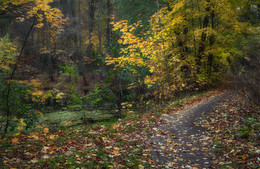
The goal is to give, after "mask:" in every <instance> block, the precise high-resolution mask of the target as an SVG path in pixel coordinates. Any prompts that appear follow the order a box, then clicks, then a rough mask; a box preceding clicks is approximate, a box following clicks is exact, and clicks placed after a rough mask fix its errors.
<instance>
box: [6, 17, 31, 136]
mask: <svg viewBox="0 0 260 169" xmlns="http://www.w3.org/2000/svg"><path fill="white" fill-rule="evenodd" d="M35 22H36V17H34V19H33V23H32V25H31V27H30V29H29V31H28V32H27V35H26V37H25V40H24V42H23V46H22V48H21V51H20V53H19V55H18V57H17V60H16V63H15V64H14V67H13V70H12V72H11V74H10V77H9V79H8V80H7V82H6V83H7V94H6V98H5V99H6V124H5V128H4V134H3V137H4V136H5V135H6V133H7V130H8V127H9V123H10V118H11V116H12V112H11V110H10V104H9V103H10V93H11V83H12V82H11V81H12V80H13V78H14V75H15V72H16V70H17V68H18V67H19V64H21V63H20V62H21V59H22V54H23V51H24V49H25V46H26V43H27V40H28V38H29V35H30V33H31V32H32V30H33V27H34V25H35Z"/></svg>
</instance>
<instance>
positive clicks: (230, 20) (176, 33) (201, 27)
mask: <svg viewBox="0 0 260 169" xmlns="http://www.w3.org/2000/svg"><path fill="white" fill-rule="evenodd" d="M168 3H169V4H168V6H167V7H164V8H162V9H160V10H159V11H158V12H156V13H155V14H154V15H153V16H151V20H150V29H149V30H148V31H147V32H145V33H143V34H139V35H137V34H136V33H135V30H136V28H137V27H138V26H139V25H141V24H140V22H138V23H136V24H133V25H129V24H128V21H125V20H122V21H119V22H117V23H114V30H115V31H117V30H119V31H120V32H121V36H120V39H119V40H118V43H120V44H122V49H121V54H122V55H121V56H120V57H118V58H112V57H107V62H108V64H115V65H116V67H120V68H127V67H128V68H129V67H131V68H132V71H133V72H136V70H137V69H135V68H134V67H147V68H148V69H149V71H150V73H149V74H147V75H146V77H145V79H144V81H145V83H146V84H147V85H148V86H149V87H151V88H153V89H154V90H155V93H154V94H155V95H156V96H157V98H159V100H160V99H166V98H168V96H171V94H174V93H176V92H179V91H182V90H187V91H191V90H199V89H202V88H205V87H208V86H210V85H213V84H215V83H216V82H218V81H221V80H222V79H224V78H225V75H227V72H228V70H229V63H230V61H231V60H232V59H233V57H235V56H236V55H238V54H239V50H237V49H236V48H235V47H234V45H233V44H234V42H235V41H236V37H239V34H240V33H241V31H243V25H242V24H241V23H239V22H238V21H237V16H238V15H237V11H236V9H234V8H232V5H231V3H229V1H227V0H221V2H220V1H216V0H199V1H193V0H177V1H169V2H168ZM222 4H225V5H224V6H223V5H222ZM133 66H134V67H133Z"/></svg>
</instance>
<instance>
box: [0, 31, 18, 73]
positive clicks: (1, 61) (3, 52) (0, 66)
mask: <svg viewBox="0 0 260 169" xmlns="http://www.w3.org/2000/svg"><path fill="white" fill-rule="evenodd" d="M16 54H17V49H16V46H15V45H14V44H13V43H12V42H11V40H10V38H9V35H6V36H4V37H2V38H1V39H0V70H1V71H2V72H5V73H8V72H10V71H11V66H12V65H13V64H14V63H15V58H16Z"/></svg>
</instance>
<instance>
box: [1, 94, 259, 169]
mask: <svg viewBox="0 0 260 169" xmlns="http://www.w3.org/2000/svg"><path fill="white" fill-rule="evenodd" d="M259 110H260V108H259V107H257V106H255V105H252V104H251V103H250V102H248V100H247V99H246V98H245V97H244V95H243V94H240V93H239V92H233V91H220V90H215V91H210V92H207V93H204V94H202V95H197V96H194V97H189V98H185V99H182V100H180V101H176V102H174V103H172V104H170V105H168V106H167V107H164V108H163V109H160V110H154V111H151V112H150V113H144V114H140V113H139V114H135V113H130V114H129V116H128V117H127V118H125V119H123V120H118V121H111V122H101V123H96V124H90V125H88V126H79V127H77V128H67V129H65V130H55V129H49V128H46V127H45V126H42V125H40V126H36V127H35V131H34V132H30V133H26V132H22V133H18V134H15V135H10V136H8V137H6V138H4V139H2V140H0V153H1V154H0V168H193V169H196V168H259V167H260V166H259V162H260V158H259V153H260V151H259V149H258V147H259V126H260V121H259V119H260V118H259Z"/></svg>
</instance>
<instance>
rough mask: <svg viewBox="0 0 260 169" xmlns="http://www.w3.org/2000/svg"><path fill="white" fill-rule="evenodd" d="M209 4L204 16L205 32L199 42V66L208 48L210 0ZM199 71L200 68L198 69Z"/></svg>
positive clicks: (208, 0)
mask: <svg viewBox="0 0 260 169" xmlns="http://www.w3.org/2000/svg"><path fill="white" fill-rule="evenodd" d="M206 1H207V3H208V5H207V7H206V16H205V17H204V21H203V29H204V30H203V32H202V34H201V39H200V43H199V50H198V58H197V65H198V67H200V66H201V59H202V57H203V55H204V51H205V48H206V38H207V33H206V30H205V29H206V28H207V27H208V25H209V17H210V16H209V12H210V6H209V3H210V0H206ZM198 72H199V70H198Z"/></svg>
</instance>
